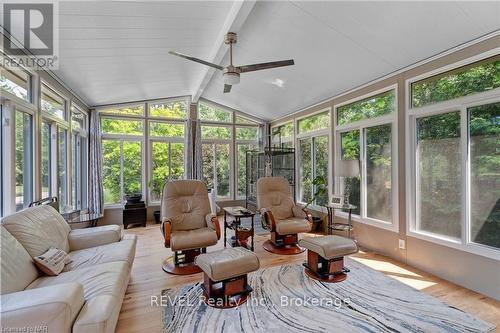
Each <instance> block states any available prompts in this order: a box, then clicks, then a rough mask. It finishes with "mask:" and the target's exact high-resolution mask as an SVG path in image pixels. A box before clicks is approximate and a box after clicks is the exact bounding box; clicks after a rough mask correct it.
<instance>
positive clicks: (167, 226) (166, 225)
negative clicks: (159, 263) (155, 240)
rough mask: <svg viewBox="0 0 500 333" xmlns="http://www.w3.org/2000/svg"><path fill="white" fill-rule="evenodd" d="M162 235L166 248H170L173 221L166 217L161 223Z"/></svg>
mask: <svg viewBox="0 0 500 333" xmlns="http://www.w3.org/2000/svg"><path fill="white" fill-rule="evenodd" d="M161 233H162V235H163V239H164V241H165V247H166V248H169V247H170V236H171V233H172V221H171V220H170V219H168V218H166V217H164V218H162V221H161Z"/></svg>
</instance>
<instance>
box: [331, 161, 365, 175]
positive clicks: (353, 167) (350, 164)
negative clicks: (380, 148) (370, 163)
mask: <svg viewBox="0 0 500 333" xmlns="http://www.w3.org/2000/svg"><path fill="white" fill-rule="evenodd" d="M335 176H337V177H358V176H359V160H336V161H335Z"/></svg>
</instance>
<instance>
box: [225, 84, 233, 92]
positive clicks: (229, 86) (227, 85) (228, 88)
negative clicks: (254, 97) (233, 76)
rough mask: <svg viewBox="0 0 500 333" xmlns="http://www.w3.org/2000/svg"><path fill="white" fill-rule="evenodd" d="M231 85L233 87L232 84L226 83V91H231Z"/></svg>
mask: <svg viewBox="0 0 500 333" xmlns="http://www.w3.org/2000/svg"><path fill="white" fill-rule="evenodd" d="M231 87H232V85H230V84H225V85H224V93H228V92H230V91H231Z"/></svg>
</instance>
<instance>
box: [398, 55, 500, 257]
mask: <svg viewBox="0 0 500 333" xmlns="http://www.w3.org/2000/svg"><path fill="white" fill-rule="evenodd" d="M499 52H500V47H498V48H495V49H493V50H490V51H487V52H484V53H482V54H478V55H476V56H473V57H470V58H467V59H464V60H462V61H459V62H456V63H453V64H450V65H447V66H444V67H441V68H439V69H436V70H433V71H430V72H427V73H423V74H421V75H419V76H415V77H412V78H409V79H407V80H405V96H406V101H405V124H406V137H405V145H406V152H407V153H406V158H405V164H406V170H407V172H406V179H405V182H406V233H407V235H408V236H411V237H414V238H418V239H421V240H425V241H428V242H431V243H435V244H439V245H443V246H446V247H450V248H454V249H457V250H461V251H465V252H468V253H472V254H476V255H480V256H483V257H487V258H491V259H494V260H497V261H500V255H499V253H500V250H499V249H494V248H492V247H488V246H486V245H481V244H477V243H472V242H470V233H469V224H470V216H469V212H470V209H469V208H470V207H469V205H470V200H469V199H468V196H469V194H470V193H469V188H470V186H469V182H470V170H469V163H468V162H469V161H468V159H469V156H468V148H469V147H468V144H469V140H468V139H469V133H468V128H467V125H468V124H467V122H468V119H467V109H468V108H470V107H474V106H478V105H484V104H489V103H493V102H498V101H499V100H500V88H496V89H494V90H489V91H484V92H480V93H475V94H472V95H468V96H463V97H459V98H455V99H451V100H446V101H443V102H437V103H432V104H428V105H425V106H422V107H418V108H413V107H412V96H411V85H412V83H414V82H417V81H420V80H422V79H425V78H428V77H432V76H435V75H438V74H442V73H445V72H448V71H450V70H453V69H456V68H460V67H463V66H466V65H469V64H472V63H474V62H478V61H481V60H484V59H487V58H489V57H492V56H495V55H497V54H498V53H499ZM450 111H460V116H461V119H460V135H461V137H460V140H461V142H460V144H461V154H462V163H461V164H462V171H463V173H464V174H465V177H466V178H465V181H464V179H463V178H462V181H463V196H462V204H463V207H465V211H463V212H462V237H461V239H460V240H459V241H457V240H455V239H450V238H447V237H445V236H441V235H436V234H431V233H426V232H422V231H418V230H417V229H416V199H417V198H416V184H415V181H416V167H415V165H416V162H417V161H416V159H415V154H414V153H412V152H415V147H416V146H415V144H416V142H415V141H416V133H415V120H416V118H421V117H423V116H430V115H437V114H442V113H447V112H450Z"/></svg>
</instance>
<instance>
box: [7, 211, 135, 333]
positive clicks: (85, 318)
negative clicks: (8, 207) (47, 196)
mask: <svg viewBox="0 0 500 333" xmlns="http://www.w3.org/2000/svg"><path fill="white" fill-rule="evenodd" d="M0 233H1V243H0V244H1V253H0V257H1V267H0V269H1V271H0V274H1V280H0V286H1V289H0V306H1V309H0V311H1V312H0V319H1V320H0V322H1V329H3V330H5V329H9V330H10V331H12V329H13V328H28V329H30V328H31V327H34V328H36V327H42V328H45V327H46V328H47V331H48V332H75V333H77V332H114V330H115V327H116V322H117V320H118V315H119V313H120V308H121V305H122V301H123V297H124V295H125V290H126V289H127V284H128V281H129V277H130V270H131V268H132V263H133V261H134V256H135V247H136V242H137V239H136V237H135V235H125V236H124V235H123V232H122V229H121V227H120V226H117V225H109V226H103V227H95V228H88V229H76V230H71V228H70V226H69V225H68V224H67V223H66V221H64V219H63V218H62V216H61V215H60V214H59V213H58V212H57V211H56V210H55V209H54V208H52V207H50V206H38V207H33V208H28V209H25V210H23V211H21V212H18V213H16V214H13V215H10V216H8V217H5V218H3V220H2V221H1V231H0ZM50 247H56V248H59V249H61V250H64V251H66V252H68V253H69V255H70V256H71V259H72V260H73V261H72V262H71V263H69V264H67V265H66V266H65V267H64V270H63V272H61V273H60V274H59V275H58V276H47V275H44V274H43V273H41V272H40V271H39V270H37V268H36V266H35V264H34V262H33V259H32V258H33V257H35V256H38V255H41V254H43V253H45V252H46V251H47V250H48V249H49V248H50Z"/></svg>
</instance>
